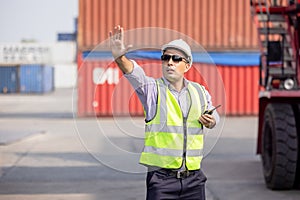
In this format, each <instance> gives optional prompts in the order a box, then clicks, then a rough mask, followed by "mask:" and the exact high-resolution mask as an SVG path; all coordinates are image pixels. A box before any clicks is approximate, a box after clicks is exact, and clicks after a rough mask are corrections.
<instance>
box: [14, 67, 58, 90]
mask: <svg viewBox="0 0 300 200" xmlns="http://www.w3.org/2000/svg"><path fill="white" fill-rule="evenodd" d="M53 77H54V74H53V67H51V66H44V65H38V64H34V65H21V66H20V92H21V93H44V92H49V91H52V90H53V89H54V88H53V86H54V84H53V83H54V81H53Z"/></svg>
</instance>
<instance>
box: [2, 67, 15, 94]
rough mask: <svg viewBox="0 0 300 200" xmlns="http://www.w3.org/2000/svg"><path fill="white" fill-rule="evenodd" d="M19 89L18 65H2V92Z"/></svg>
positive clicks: (13, 91) (12, 91)
mask: <svg viewBox="0 0 300 200" xmlns="http://www.w3.org/2000/svg"><path fill="white" fill-rule="evenodd" d="M17 90H18V66H0V93H15V92H17Z"/></svg>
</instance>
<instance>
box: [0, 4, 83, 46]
mask: <svg viewBox="0 0 300 200" xmlns="http://www.w3.org/2000/svg"><path fill="white" fill-rule="evenodd" d="M77 16H78V0H0V43H18V42H20V41H21V40H22V39H26V40H31V39H33V40H36V41H37V42H40V43H51V42H55V41H56V40H57V33H73V32H74V31H75V22H74V19H75V18H76V17H77Z"/></svg>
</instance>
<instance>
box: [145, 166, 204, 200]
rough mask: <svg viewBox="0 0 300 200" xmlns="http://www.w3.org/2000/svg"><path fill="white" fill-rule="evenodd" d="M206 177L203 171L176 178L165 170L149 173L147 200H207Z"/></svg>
mask: <svg viewBox="0 0 300 200" xmlns="http://www.w3.org/2000/svg"><path fill="white" fill-rule="evenodd" d="M205 182H206V177H205V175H204V174H203V172H202V171H201V170H197V171H193V172H191V174H190V175H189V176H188V177H185V178H176V176H174V174H169V173H167V172H166V171H164V170H156V171H150V172H148V173H147V180H146V184H147V200H167V199H169V200H183V199H185V200H205Z"/></svg>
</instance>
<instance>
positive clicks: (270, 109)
mask: <svg viewBox="0 0 300 200" xmlns="http://www.w3.org/2000/svg"><path fill="white" fill-rule="evenodd" d="M261 144H262V154H261V158H262V163H263V173H264V177H265V182H266V185H267V187H268V188H270V189H273V190H284V189H292V188H293V186H294V183H295V179H296V168H297V159H298V148H299V146H298V138H297V130H296V122H295V116H294V112H293V109H292V106H291V105H289V104H279V103H278V104H275V103H274V104H268V106H267V107H266V110H265V115H264V123H263V130H262V141H261Z"/></svg>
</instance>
